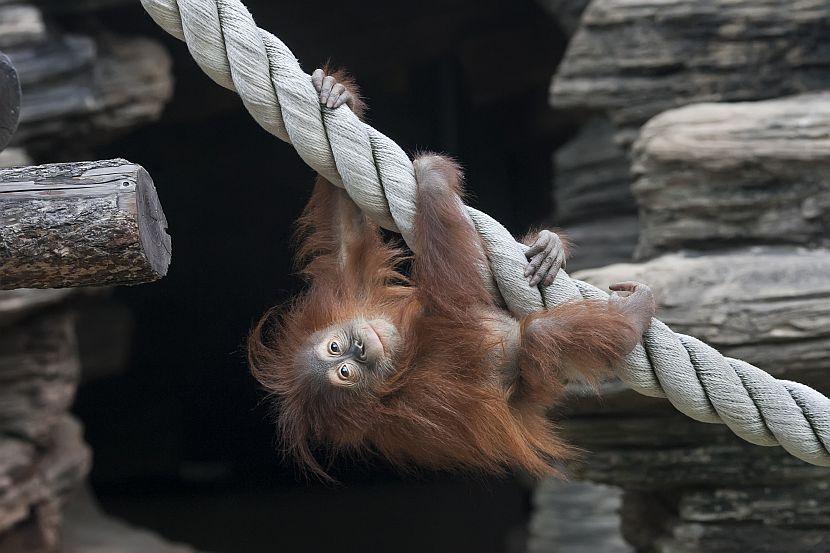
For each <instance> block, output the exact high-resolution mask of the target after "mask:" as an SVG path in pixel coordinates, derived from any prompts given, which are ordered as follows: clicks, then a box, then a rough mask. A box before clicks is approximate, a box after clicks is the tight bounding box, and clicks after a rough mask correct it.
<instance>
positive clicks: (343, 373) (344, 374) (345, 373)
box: [337, 365, 352, 380]
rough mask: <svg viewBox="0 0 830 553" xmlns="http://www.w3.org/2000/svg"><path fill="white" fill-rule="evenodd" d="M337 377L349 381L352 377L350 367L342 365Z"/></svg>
mask: <svg viewBox="0 0 830 553" xmlns="http://www.w3.org/2000/svg"><path fill="white" fill-rule="evenodd" d="M337 376H339V377H340V380H349V379H350V378H351V377H352V370H351V369H350V368H349V366H348V365H340V368H339V369H338V370H337Z"/></svg>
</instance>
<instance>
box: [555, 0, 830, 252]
mask: <svg viewBox="0 0 830 553" xmlns="http://www.w3.org/2000/svg"><path fill="white" fill-rule="evenodd" d="M543 4H544V5H545V6H546V7H547V8H548V9H549V10H551V11H552V12H553V13H554V14H555V17H556V18H557V19H558V20H561V21H573V20H574V17H573V14H574V13H575V10H576V13H579V11H578V10H577V9H576V5H577V4H578V2H552V1H549V2H543ZM828 9H830V3H828V2H826V1H825V0H817V1H812V0H811V1H804V2H800V1H799V2H781V1H779V0H762V1H754V0H740V1H736V2H732V1H730V2H726V1H721V0H718V1H714V2H698V1H696V0H678V1H674V2H669V3H663V2H661V3H657V4H655V3H653V2H647V1H645V0H635V1H628V0H594V1H592V2H591V3H590V4H589V5H588V7H587V8H585V10H584V12H582V16H581V19H579V25H578V28H577V30H576V32H575V33H574V35H573V37H572V39H571V41H570V43H569V45H568V50H567V52H566V54H565V57H564V59H563V60H562V63H561V64H560V66H559V68H558V70H557V72H556V75H555V76H554V78H553V81H552V84H551V88H550V103H551V106H553V107H554V108H556V109H560V110H569V111H572V112H576V113H582V114H588V115H589V116H590V117H604V118H607V119H608V122H607V123H606V127H607V128H610V129H611V130H610V131H606V134H607V135H608V136H605V137H600V136H597V135H596V133H594V132H593V131H589V130H586V131H584V132H583V135H581V136H578V137H577V138H575V139H574V142H572V143H571V144H569V145H568V146H567V147H566V148H565V152H564V153H562V154H558V155H557V169H556V177H555V183H556V187H557V198H558V199H559V200H560V202H562V200H563V199H564V200H567V199H569V198H570V197H571V196H570V195H571V194H572V192H571V191H570V189H571V186H570V182H571V181H572V180H573V179H574V176H573V174H572V173H573V171H572V170H571V169H570V168H569V167H568V162H567V160H568V159H570V158H574V157H576V159H579V157H580V155H583V156H588V155H591V152H593V151H595V150H599V151H606V150H607V149H608V148H609V145H615V147H617V148H619V149H620V151H621V152H628V150H629V147H630V146H631V144H632V143H633V141H634V140H635V138H636V137H637V136H638V133H639V128H640V126H641V125H643V124H644V123H645V122H646V121H648V120H649V119H650V118H651V117H653V116H655V115H657V114H658V113H661V112H663V111H665V110H667V109H671V108H676V107H679V106H684V105H687V104H691V103H698V102H725V101H728V102H733V101H745V100H761V99H768V98H776V97H780V96H785V95H790V94H796V93H800V92H808V91H816V90H822V89H825V88H830V56H827V54H826V52H827V48H828V45H830V20H828V19H827V17H826V14H827V11H828ZM593 125H595V123H591V122H590V119H589V118H586V129H587V128H589V127H591V126H593ZM806 132H809V131H806ZM586 133H593V134H594V140H593V143H592V144H590V143H586V141H585V140H584V135H585V134H586ZM574 151H576V152H577V153H576V154H574ZM579 152H582V154H580V153H579ZM560 156H563V157H564V160H559V159H558V158H559V157H560ZM563 162H564V164H563ZM560 166H562V167H564V169H563V168H560ZM607 171H608V167H607V166H605V165H603V166H602V167H601V169H600V172H601V173H604V174H607ZM585 172H586V173H587V174H588V175H590V174H591V171H590V168H586V171H585ZM675 176H677V175H676V174H675ZM585 178H591V177H590V176H588V177H583V176H579V177H578V180H584V179H585ZM604 180H605V181H606V182H607V184H606V186H605V189H606V194H607V195H612V194H613V195H616V196H624V195H625V194H628V193H629V187H630V185H631V182H632V180H631V178H630V175H629V172H628V170H627V169H617V173H616V176H615V177H614V178H613V179H612V180H613V183H614V184H612V183H611V181H609V180H608V179H607V178H605V179H604ZM562 185H564V187H565V188H564V189H561V190H560V186H562ZM576 194H577V196H576V197H577V198H578V197H579V192H578V191H576ZM563 203H567V201H566V202H563ZM646 207H647V206H646ZM562 215H566V213H563V212H562V210H558V211H557V224H561V225H563V226H565V228H566V229H568V230H571V228H572V227H573V230H571V232H572V233H573V234H574V235H575V236H577V237H579V238H580V239H581V240H582V241H583V242H584V243H585V244H586V247H585V248H584V250H588V249H589V248H590V249H591V251H595V250H599V251H600V252H601V253H605V252H602V249H603V246H602V244H604V243H606V242H607V237H608V236H614V235H616V236H620V238H619V239H618V240H617V241H616V242H617V243H618V244H623V243H628V244H630V241H631V235H630V231H629V230H627V229H628V228H630V224H631V223H630V221H631V217H630V215H626V214H624V213H613V214H612V213H606V212H604V211H603V210H602V209H600V210H599V211H598V212H597V213H595V214H593V215H585V216H583V217H580V218H578V219H572V220H570V221H567V223H565V222H564V221H563V220H560V217H561V216H562ZM625 219H628V223H624V222H623V221H625ZM680 219H682V217H681V218H680ZM678 224H680V225H683V224H684V223H683V222H679V223H678ZM626 225H627V226H626ZM617 229H619V230H621V231H622V232H618V231H617ZM661 230H669V231H670V230H671V229H667V228H661V229H655V234H657V233H658V232H659V231H661ZM682 232H683V231H682V230H681V229H677V232H676V233H675V236H669V237H667V238H666V240H674V242H675V244H666V248H663V249H661V248H660V246H659V245H656V247H655V248H654V249H650V248H649V247H648V246H646V245H644V247H643V248H642V249H641V250H640V253H641V255H654V254H655V253H659V251H671V249H672V248H673V247H676V245H677V244H676V243H677V242H678V241H680V240H679V234H680V233H682ZM670 234H671V233H670ZM776 243H777V242H776ZM790 243H793V242H790ZM698 245H700V244H696V245H695V246H696V247H697V246H698ZM632 251H633V248H632V249H626V248H623V247H622V246H621V245H617V246H616V247H615V248H614V249H612V250H611V251H609V252H607V253H608V254H609V256H608V257H607V258H606V260H605V263H608V262H616V261H623V260H626V258H627V257H628V255H627V254H629V253H631V252H632ZM583 256H584V257H583ZM602 264H603V260H602V258H601V257H599V255H597V254H591V255H586V254H585V253H584V252H583V251H577V252H576V254H575V255H574V258H573V266H574V267H579V268H584V267H596V266H599V265H602Z"/></svg>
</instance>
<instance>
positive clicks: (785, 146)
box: [632, 93, 830, 257]
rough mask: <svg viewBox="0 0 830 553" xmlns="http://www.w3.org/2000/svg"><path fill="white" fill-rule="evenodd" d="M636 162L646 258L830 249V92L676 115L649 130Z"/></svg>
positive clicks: (643, 133)
mask: <svg viewBox="0 0 830 553" xmlns="http://www.w3.org/2000/svg"><path fill="white" fill-rule="evenodd" d="M633 157H634V164H633V168H632V170H633V172H634V174H635V177H636V180H635V182H634V193H635V194H636V196H637V201H638V202H639V205H640V212H641V216H640V221H641V230H642V232H641V234H640V243H639V247H638V255H639V256H640V257H650V256H653V255H654V254H656V253H659V252H664V251H673V250H676V249H679V248H692V249H699V250H701V249H705V250H711V249H716V248H723V247H724V246H728V245H731V244H735V243H740V244H804V245H809V246H828V245H830V93H815V94H804V95H798V96H789V97H786V98H782V99H777V100H768V101H764V102H744V103H734V104H695V105H690V106H686V107H684V108H680V109H676V110H670V111H667V112H665V113H661V114H660V115H658V116H656V117H654V118H653V119H651V120H650V121H649V122H648V123H647V124H646V125H645V126H644V127H643V128H642V131H641V132H640V136H639V138H638V140H637V142H636V144H635V145H634V149H633Z"/></svg>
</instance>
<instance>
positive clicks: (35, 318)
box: [0, 291, 91, 553]
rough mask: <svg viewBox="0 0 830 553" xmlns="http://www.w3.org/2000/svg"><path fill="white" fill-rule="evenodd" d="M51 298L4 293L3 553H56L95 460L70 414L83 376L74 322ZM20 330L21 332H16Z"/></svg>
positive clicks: (0, 382) (0, 344) (0, 337)
mask: <svg viewBox="0 0 830 553" xmlns="http://www.w3.org/2000/svg"><path fill="white" fill-rule="evenodd" d="M56 297H58V296H57V295H56V294H52V293H51V291H49V292H46V293H41V292H39V291H31V292H30V291H25V292H24V291H14V292H2V293H0V321H2V323H0V325H2V327H0V551H2V552H3V553H6V552H9V553H11V552H18V551H28V552H32V553H38V552H41V551H43V552H47V551H53V550H54V549H55V548H56V547H57V544H58V538H59V533H60V510H61V507H62V502H63V499H64V498H65V497H66V495H67V494H68V493H70V492H71V491H72V490H73V489H74V488H75V487H76V486H77V485H78V484H79V483H80V482H81V481H82V480H83V478H84V477H85V476H86V474H87V472H88V470H89V466H90V461H91V456H90V452H89V450H88V448H87V447H86V445H85V444H84V442H83V439H82V436H81V429H80V425H79V424H78V423H77V422H76V421H75V420H74V419H73V418H72V417H71V416H70V415H69V414H68V413H67V411H68V409H69V406H70V405H71V403H72V399H73V396H74V393H75V388H76V386H77V382H78V375H79V368H80V364H79V359H78V350H77V343H76V339H75V333H74V325H73V320H72V317H71V314H70V313H69V312H67V311H65V310H63V309H61V308H59V307H58V308H54V309H48V308H47V309H46V310H45V311H44V310H43V306H44V304H48V303H50V302H54V301H55V299H56ZM11 323H14V324H11Z"/></svg>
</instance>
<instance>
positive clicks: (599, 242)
mask: <svg viewBox="0 0 830 553" xmlns="http://www.w3.org/2000/svg"><path fill="white" fill-rule="evenodd" d="M615 133H616V129H615V127H614V125H612V124H611V122H610V121H608V119H606V118H603V117H595V118H593V119H591V120H590V121H588V122H587V123H586V124H585V125H584V126H583V127H582V129H581V130H580V132H579V133H578V134H577V136H576V137H574V138H573V140H571V141H570V142H568V143H567V144H565V145H564V146H563V147H562V148H560V149H559V150H557V151H556V154H555V155H554V170H555V176H554V183H555V187H554V188H555V195H554V196H555V203H556V214H555V217H554V221H555V222H556V224H557V225H558V226H559V227H562V228H563V229H564V230H565V231H566V233H567V234H568V236H569V237H570V238H571V240H572V241H573V242H574V244H576V248H575V249H574V251H573V252H572V255H571V259H569V260H568V267H569V268H571V269H584V268H588V267H598V266H601V265H605V264H607V263H615V262H618V261H629V260H630V259H631V258H632V256H633V254H634V249H635V247H636V245H637V237H638V230H639V229H638V223H637V204H636V203H635V201H634V196H633V195H632V194H631V175H630V161H629V158H628V154H627V153H626V151H625V150H623V149H622V148H620V147H619V146H618V145H617V144H616V143H615V142H614V136H615Z"/></svg>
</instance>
